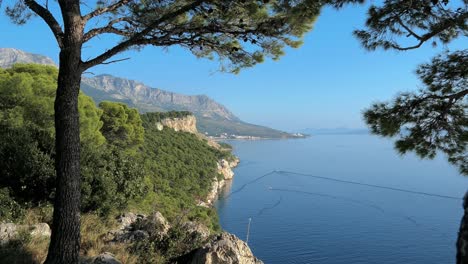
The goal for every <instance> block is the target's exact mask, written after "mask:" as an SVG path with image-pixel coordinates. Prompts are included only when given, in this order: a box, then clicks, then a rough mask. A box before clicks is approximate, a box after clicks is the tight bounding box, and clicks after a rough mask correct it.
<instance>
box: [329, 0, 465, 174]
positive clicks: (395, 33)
mask: <svg viewBox="0 0 468 264" xmlns="http://www.w3.org/2000/svg"><path fill="white" fill-rule="evenodd" d="M328 2H329V3H331V4H334V5H335V6H336V7H341V6H342V5H343V4H344V3H356V2H363V1H355V0H330V1H328ZM466 4H467V2H466V1H461V0H416V1H406V0H385V1H382V2H379V4H378V5H372V6H371V7H370V8H369V12H368V17H367V21H366V28H365V29H362V30H356V31H355V32H354V34H355V36H356V37H357V38H358V39H359V40H360V41H361V43H362V45H363V46H364V48H366V49H368V50H375V49H377V48H383V49H385V50H387V49H393V50H398V51H404V50H412V49H417V48H419V47H421V46H422V45H424V44H425V43H427V42H431V44H432V45H433V46H437V45H438V43H442V44H448V43H450V42H451V41H453V40H454V39H457V38H459V37H462V38H463V37H466V31H467V30H468V26H467V25H468V23H467V20H468V9H467V6H466ZM467 69H468V50H466V49H464V50H458V51H451V52H450V51H447V52H445V53H444V54H441V55H438V56H436V57H435V58H433V59H432V61H431V62H430V63H426V64H423V65H421V66H419V67H418V69H417V70H416V74H417V75H418V77H419V79H420V80H421V81H422V84H423V87H422V88H421V89H420V90H419V91H418V92H412V93H402V94H400V95H398V96H397V97H396V98H395V99H394V100H393V101H392V102H386V103H376V104H374V105H373V106H372V107H371V108H369V109H367V110H366V111H365V112H364V118H365V120H366V122H367V124H368V125H369V127H370V128H371V131H372V132H373V133H374V134H378V135H381V136H385V137H396V138H397V140H396V142H395V147H396V149H397V150H398V151H399V152H400V153H406V152H408V151H414V152H415V153H416V154H417V155H419V156H420V157H422V158H433V157H435V155H436V154H437V153H438V152H439V151H441V152H443V153H445V154H447V156H448V160H449V162H451V163H453V164H455V165H457V166H458V167H459V169H460V172H461V173H462V174H466V175H468V165H467V164H468V155H467V154H466V153H467V151H466V148H467V141H468V132H467V126H468V119H467V113H466V110H467V102H466V96H467V94H468V88H467V87H468V81H467V75H468V70H467Z"/></svg>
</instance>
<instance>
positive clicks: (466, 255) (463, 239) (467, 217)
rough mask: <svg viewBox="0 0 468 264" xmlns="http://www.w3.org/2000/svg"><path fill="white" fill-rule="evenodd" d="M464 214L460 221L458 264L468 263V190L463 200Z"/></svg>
mask: <svg viewBox="0 0 468 264" xmlns="http://www.w3.org/2000/svg"><path fill="white" fill-rule="evenodd" d="M463 209H464V215H463V217H462V220H461V223H460V231H459V232H458V241H457V264H468V191H467V192H466V194H465V199H464V201H463Z"/></svg>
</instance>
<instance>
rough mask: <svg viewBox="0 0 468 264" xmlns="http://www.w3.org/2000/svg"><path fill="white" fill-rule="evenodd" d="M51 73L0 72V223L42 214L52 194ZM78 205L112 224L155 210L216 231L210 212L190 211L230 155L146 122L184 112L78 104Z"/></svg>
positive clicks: (34, 69)
mask: <svg viewBox="0 0 468 264" xmlns="http://www.w3.org/2000/svg"><path fill="white" fill-rule="evenodd" d="M56 81H57V70H56V69H55V68H54V67H51V66H40V65H26V64H25V65H15V66H14V67H13V68H11V69H5V70H3V69H0V175H1V177H0V222H1V221H15V222H24V221H26V220H25V218H27V217H26V216H27V215H30V213H31V211H41V212H43V211H45V210H44V208H48V209H47V210H48V213H47V214H46V215H44V217H42V218H41V220H43V221H49V222H50V221H51V215H50V213H51V210H50V208H51V206H50V204H51V203H52V201H53V198H54V195H55V168H54V159H55V148H54V144H55V143H54V118H53V117H54V115H53V109H54V103H53V102H54V97H55V87H56ZM79 112H80V126H81V134H80V139H81V168H82V169H81V177H82V181H83V183H82V188H81V194H82V206H81V210H82V212H83V213H86V214H93V215H96V216H98V217H100V218H101V219H112V218H113V216H115V215H116V214H118V213H120V212H124V211H136V212H141V213H150V212H152V211H155V210H159V211H161V213H162V214H163V215H164V216H166V217H167V218H168V219H169V220H174V219H176V218H177V219H180V218H184V219H187V220H195V221H198V222H201V223H204V224H205V225H206V226H208V227H209V228H210V229H212V230H219V224H218V220H217V215H216V212H215V210H213V209H211V208H203V207H199V206H196V203H197V201H198V200H203V199H204V197H206V195H207V193H208V190H209V188H210V186H211V181H212V180H213V177H215V176H217V165H216V161H217V160H219V159H221V158H229V157H230V155H231V154H230V153H229V152H226V151H221V150H218V149H215V148H213V147H210V146H209V145H208V144H206V142H204V141H203V140H201V139H200V138H199V137H197V136H196V135H193V134H189V133H184V132H175V131H174V130H172V129H169V128H164V129H163V130H161V131H160V130H158V129H157V128H156V127H155V126H154V124H155V122H153V121H154V120H156V119H160V118H165V117H182V116H186V115H188V114H189V113H188V112H182V113H177V112H169V113H146V114H144V115H142V116H140V114H139V113H138V112H137V111H136V110H135V109H131V108H129V107H127V106H126V105H124V104H122V103H114V102H101V103H100V104H99V108H98V107H97V106H96V105H95V103H94V102H93V100H92V99H91V98H90V97H88V96H86V95H85V94H80V98H79Z"/></svg>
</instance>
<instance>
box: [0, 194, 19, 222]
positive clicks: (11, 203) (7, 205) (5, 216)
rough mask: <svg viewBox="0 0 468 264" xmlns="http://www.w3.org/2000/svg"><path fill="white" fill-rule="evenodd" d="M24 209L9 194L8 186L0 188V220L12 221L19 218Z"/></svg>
mask: <svg viewBox="0 0 468 264" xmlns="http://www.w3.org/2000/svg"><path fill="white" fill-rule="evenodd" d="M23 214H24V210H23V208H22V207H21V205H19V204H18V202H16V201H15V199H13V197H11V196H10V191H9V190H8V188H1V189H0V222H12V221H16V220H18V219H19V218H21V217H22V216H23Z"/></svg>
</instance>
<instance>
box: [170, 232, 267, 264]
mask: <svg viewBox="0 0 468 264" xmlns="http://www.w3.org/2000/svg"><path fill="white" fill-rule="evenodd" d="M177 263H187V264H261V263H263V262H262V261H261V260H259V259H257V258H256V257H255V256H254V255H253V254H252V251H251V250H250V248H249V246H248V245H247V244H246V243H245V242H244V241H242V240H240V239H239V238H237V237H236V236H235V235H233V234H229V233H227V232H223V233H221V234H220V235H219V236H217V237H215V238H214V239H213V240H212V241H210V242H208V243H207V244H205V245H204V246H203V247H201V248H198V249H195V250H194V251H192V252H190V253H189V254H187V255H185V256H182V257H180V258H179V259H178V260H177Z"/></svg>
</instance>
